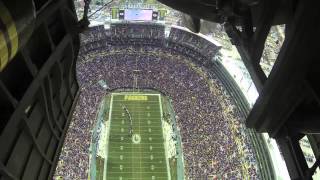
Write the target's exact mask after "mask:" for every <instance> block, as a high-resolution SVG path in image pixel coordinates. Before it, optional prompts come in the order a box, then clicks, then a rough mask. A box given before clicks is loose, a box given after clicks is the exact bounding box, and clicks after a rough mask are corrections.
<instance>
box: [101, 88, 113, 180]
mask: <svg viewBox="0 0 320 180" xmlns="http://www.w3.org/2000/svg"><path fill="white" fill-rule="evenodd" d="M112 105H113V94H111V100H110V108H109V117H108V126H107V127H106V128H108V129H107V132H108V136H107V141H106V143H107V145H106V158H105V160H104V168H103V180H106V178H107V177H106V176H107V165H108V159H109V154H108V153H109V136H110V129H111V126H110V125H111V114H112Z"/></svg>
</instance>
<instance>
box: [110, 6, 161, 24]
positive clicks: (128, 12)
mask: <svg viewBox="0 0 320 180" xmlns="http://www.w3.org/2000/svg"><path fill="white" fill-rule="evenodd" d="M161 14H163V13H161ZM111 15H112V16H111V17H112V19H119V20H126V21H157V20H161V19H163V18H161V17H160V18H159V17H158V16H159V13H158V11H154V10H153V9H135V8H128V9H119V8H111Z"/></svg>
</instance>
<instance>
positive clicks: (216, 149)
mask: <svg viewBox="0 0 320 180" xmlns="http://www.w3.org/2000/svg"><path fill="white" fill-rule="evenodd" d="M117 26H119V25H117ZM125 27H126V28H129V29H130V25H128V24H125ZM133 27H134V28H136V29H139V25H135V26H133ZM145 27H147V26H145V25H144V26H142V28H145ZM151 27H152V28H153V29H157V28H156V27H160V26H151ZM111 29H112V26H111ZM92 31H94V30H92ZM159 31H162V29H161V28H159ZM111 32H112V31H111ZM117 32H118V31H117ZM121 32H122V31H121ZM132 32H134V33H137V34H139V33H145V32H144V31H142V32H141V31H132ZM147 32H149V35H150V31H147ZM179 32H180V31H179ZM93 34H94V32H93ZM175 34H177V35H179V33H178V32H175ZM112 35H113V33H111V36H112ZM87 37H88V36H87ZM120 37H121V34H120V35H119V34H117V38H120ZM130 37H139V35H130ZM141 37H142V36H141ZM148 37H149V38H148ZM150 38H153V37H152V36H147V35H143V38H140V40H139V41H138V42H142V41H146V42H147V41H149V40H150ZM111 39H112V38H111ZM129 39H130V38H128V36H125V37H124V39H123V40H122V41H123V43H122V44H121V45H116V43H114V42H104V40H103V39H99V40H97V43H100V45H97V44H95V43H92V42H94V41H91V40H89V41H86V42H90V43H87V44H85V45H83V46H82V47H81V51H82V52H80V55H79V59H78V62H77V78H78V83H79V85H80V87H81V93H80V98H79V101H78V103H77V106H76V109H75V111H74V114H73V119H72V122H71V125H70V128H69V131H68V134H67V137H66V142H65V144H64V147H63V150H62V153H61V157H60V161H59V165H58V167H57V170H56V173H55V177H59V176H62V177H67V178H71V179H87V178H88V172H87V171H88V168H89V146H90V140H91V130H92V128H93V124H94V123H95V118H96V117H95V116H96V113H97V109H98V104H99V102H100V101H101V100H102V97H103V96H104V94H105V93H108V92H106V91H105V90H103V89H102V88H101V87H100V86H99V85H98V83H97V82H98V81H99V80H101V79H103V80H104V81H105V82H106V83H107V85H108V87H109V88H110V89H109V92H110V91H111V90H112V89H118V88H132V87H134V86H135V85H134V79H137V80H138V81H137V87H139V88H141V89H143V88H153V89H159V90H160V91H162V92H164V93H165V94H167V95H168V96H170V98H171V99H172V103H173V107H174V110H175V113H176V119H177V123H178V127H179V128H180V132H181V138H182V147H183V156H184V161H185V162H184V164H185V173H186V176H187V177H188V178H190V179H199V178H204V177H210V176H213V177H215V176H216V177H218V178H222V179H246V178H250V179H259V173H258V170H257V163H256V158H255V154H254V150H253V147H252V145H251V143H250V141H249V140H248V138H246V134H245V133H244V132H245V131H244V125H243V123H242V119H241V117H239V115H238V113H237V109H236V107H235V105H234V103H233V101H232V100H231V98H230V97H229V96H228V93H226V91H225V90H224V88H223V86H222V84H221V82H220V81H219V79H218V78H217V77H216V76H215V74H214V72H210V69H208V67H209V66H210V65H209V64H210V61H211V58H212V57H209V58H208V57H206V56H205V55H201V52H199V51H196V50H194V49H193V50H192V49H190V48H189V47H185V46H184V45H183V44H181V43H174V41H173V39H169V40H168V39H165V38H164V36H163V41H162V43H156V42H155V43H154V44H153V45H152V46H147V45H146V44H147V43H144V42H142V43H141V44H139V46H136V45H134V44H132V43H130V42H132V40H129ZM107 40H110V39H109V38H106V40H105V41H107ZM111 41H112V40H111ZM126 41H128V44H127V46H124V44H125V42H126ZM129 41H130V42H129ZM88 49H90V50H88ZM215 51H216V50H215ZM83 52H85V53H83ZM211 55H213V54H211Z"/></svg>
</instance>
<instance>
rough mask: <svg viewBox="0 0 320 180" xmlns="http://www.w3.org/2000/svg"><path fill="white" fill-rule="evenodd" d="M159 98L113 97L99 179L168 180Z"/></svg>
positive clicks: (128, 94) (126, 95) (154, 96)
mask: <svg viewBox="0 0 320 180" xmlns="http://www.w3.org/2000/svg"><path fill="white" fill-rule="evenodd" d="M161 117H162V106H161V96H160V94H137V93H113V94H112V95H111V101H110V111H109V114H108V121H109V122H108V123H109V129H108V131H109V133H108V134H109V136H108V140H107V141H108V145H107V161H106V163H105V167H104V168H105V171H104V175H103V177H104V178H103V179H107V180H131V179H137V180H138V179H139V180H164V179H170V174H169V169H168V168H169V167H168V166H169V165H168V161H167V160H166V154H165V146H164V138H163V132H162V122H161Z"/></svg>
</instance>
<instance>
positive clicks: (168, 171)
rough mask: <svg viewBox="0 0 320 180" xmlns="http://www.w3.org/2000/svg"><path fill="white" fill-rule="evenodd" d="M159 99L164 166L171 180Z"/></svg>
mask: <svg viewBox="0 0 320 180" xmlns="http://www.w3.org/2000/svg"><path fill="white" fill-rule="evenodd" d="M158 97H159V107H160V121H161V129H162V136H163V146H164V152H165V158H166V164H167V174H168V180H171V174H170V167H169V159H168V152H167V147H166V144H165V140H166V139H165V135H164V131H163V130H164V128H163V123H162V118H163V117H162V103H161V95H160V94H158Z"/></svg>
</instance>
